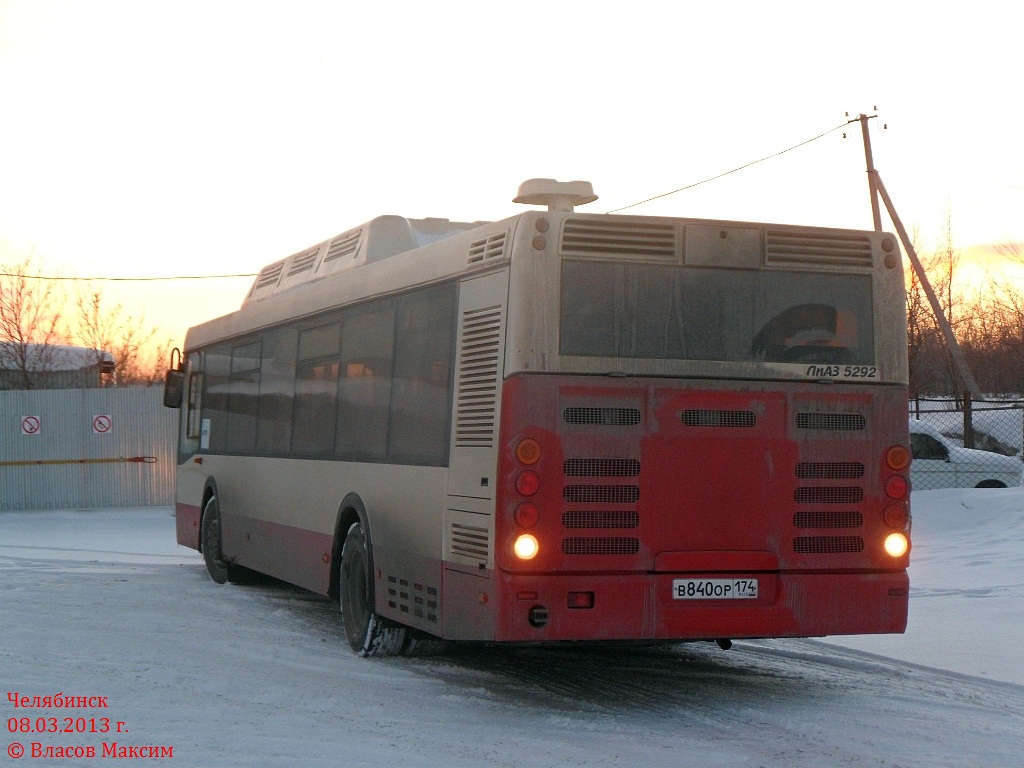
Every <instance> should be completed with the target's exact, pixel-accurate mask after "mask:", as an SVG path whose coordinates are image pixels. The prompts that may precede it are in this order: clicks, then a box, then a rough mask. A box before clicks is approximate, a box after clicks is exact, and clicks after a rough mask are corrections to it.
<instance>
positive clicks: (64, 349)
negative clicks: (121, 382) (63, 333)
mask: <svg viewBox="0 0 1024 768" xmlns="http://www.w3.org/2000/svg"><path fill="white" fill-rule="evenodd" d="M17 349H18V345H16V344H14V343H12V342H6V341H5V342H0V369H6V370H10V369H11V368H12V367H13V366H12V365H11V362H12V361H14V360H16V359H18V353H17ZM26 358H27V363H28V365H27V368H28V369H29V370H30V371H35V372H39V371H80V370H82V369H83V368H92V367H94V366H96V364H97V363H99V365H100V367H101V369H103V370H105V371H106V370H113V368H114V364H115V360H114V356H113V355H112V354H110V353H109V352H105V351H103V350H100V349H89V348H88V347H72V346H67V345H64V344H28V345H27V347H26Z"/></svg>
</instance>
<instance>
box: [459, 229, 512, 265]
mask: <svg viewBox="0 0 1024 768" xmlns="http://www.w3.org/2000/svg"><path fill="white" fill-rule="evenodd" d="M505 235H506V233H505V232H495V233H494V234H493V235H488V236H487V237H485V238H482V239H480V240H474V241H473V242H472V243H470V245H469V258H468V259H467V260H466V261H467V263H468V264H479V263H480V262H483V261H490V260H491V259H500V258H501V257H502V256H504V255H505Z"/></svg>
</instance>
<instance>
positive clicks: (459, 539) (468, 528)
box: [451, 523, 490, 563]
mask: <svg viewBox="0 0 1024 768" xmlns="http://www.w3.org/2000/svg"><path fill="white" fill-rule="evenodd" d="M489 540H490V537H489V535H488V532H487V529H486V528H480V527H477V526H474V525H462V524H460V523H452V529H451V551H452V554H456V555H462V556H463V557H470V558H474V559H477V560H481V561H482V562H485V563H486V562H487V554H488V543H489Z"/></svg>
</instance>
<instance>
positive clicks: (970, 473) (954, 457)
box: [910, 419, 1024, 491]
mask: <svg viewBox="0 0 1024 768" xmlns="http://www.w3.org/2000/svg"><path fill="white" fill-rule="evenodd" d="M910 450H911V453H913V455H914V461H913V463H911V465H910V482H911V487H912V488H913V489H914V490H917V491H927V490H930V489H932V488H1007V487H1010V486H1016V485H1020V484H1021V469H1022V468H1024V465H1022V464H1021V461H1020V459H1018V458H1016V457H1014V456H1003V455H1001V454H998V453H992V452H990V451H976V450H972V449H970V448H961V447H960V446H958V445H954V444H953V443H951V442H950V441H949V440H948V439H947V438H946V437H945V436H944V435H943V434H942V433H941V432H939V430H937V429H935V427H933V426H931V425H930V424H925V423H924V422H923V421H918V420H917V419H911V420H910Z"/></svg>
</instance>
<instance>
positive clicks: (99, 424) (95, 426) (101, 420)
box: [92, 416, 113, 435]
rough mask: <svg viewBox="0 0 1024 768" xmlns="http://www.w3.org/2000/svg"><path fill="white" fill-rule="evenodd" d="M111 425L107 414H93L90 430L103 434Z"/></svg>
mask: <svg viewBox="0 0 1024 768" xmlns="http://www.w3.org/2000/svg"><path fill="white" fill-rule="evenodd" d="M112 426H113V422H111V420H110V417H109V416H94V417H93V419H92V431H93V432H95V433H96V434H97V435H105V434H107V433H108V432H109V431H110V428H111V427H112Z"/></svg>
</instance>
